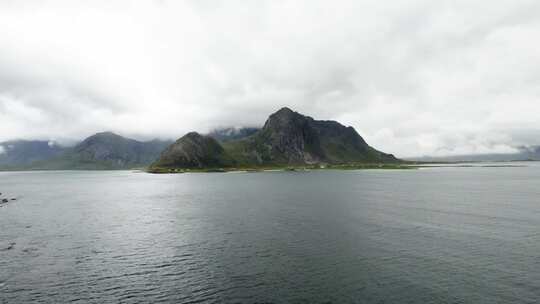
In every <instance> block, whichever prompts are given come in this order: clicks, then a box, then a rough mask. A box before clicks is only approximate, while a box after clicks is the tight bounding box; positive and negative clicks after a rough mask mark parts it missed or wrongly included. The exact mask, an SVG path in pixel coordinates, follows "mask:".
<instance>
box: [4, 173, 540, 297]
mask: <svg viewBox="0 0 540 304" xmlns="http://www.w3.org/2000/svg"><path fill="white" fill-rule="evenodd" d="M0 192H2V193H4V194H5V195H7V196H9V197H16V198H17V200H16V201H12V202H10V203H8V204H7V205H4V206H3V207H1V208H0V303H66V302H79V303H159V302H164V303H490V304H492V303H538V302H539V301H540V167H538V166H535V165H529V166H527V167H512V168H494V167H489V168H488V167H485V168H480V167H473V168H428V169H421V170H364V171H315V172H265V173H207V174H178V175H151V174H146V173H136V172H130V171H102V172H88V171H72V172H4V173H0Z"/></svg>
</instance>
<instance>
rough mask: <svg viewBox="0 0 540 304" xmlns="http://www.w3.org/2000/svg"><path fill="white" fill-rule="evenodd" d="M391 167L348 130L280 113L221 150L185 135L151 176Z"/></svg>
mask: <svg viewBox="0 0 540 304" xmlns="http://www.w3.org/2000/svg"><path fill="white" fill-rule="evenodd" d="M393 162H394V163H396V162H399V160H398V159H397V158H395V157H394V156H393V155H391V154H386V153H383V152H380V151H378V150H376V149H374V148H372V147H371V146H369V145H368V144H367V143H366V142H365V141H364V139H363V138H362V137H361V136H360V135H359V134H358V133H357V132H356V131H355V130H354V128H352V127H345V126H343V125H342V124H340V123H338V122H336V121H325V120H315V119H313V118H311V117H309V116H304V115H302V114H300V113H298V112H294V111H292V110H291V109H289V108H282V109H280V110H279V111H277V112H275V113H274V114H272V115H270V117H269V118H268V119H267V120H266V123H265V124H264V127H263V128H262V129H260V130H258V131H256V132H255V133H253V134H252V135H250V136H247V137H244V138H240V139H236V140H229V141H226V142H223V143H222V144H220V143H219V142H218V141H217V140H215V139H214V138H212V137H210V136H203V135H200V134H199V133H196V132H191V133H188V134H187V135H185V136H183V137H182V138H180V139H178V140H177V141H176V142H175V143H174V144H172V145H171V146H169V147H168V148H167V149H166V150H165V151H164V152H163V153H162V154H161V157H160V159H159V160H158V161H157V162H155V163H154V164H152V166H151V170H152V171H156V172H157V171H160V170H162V169H165V170H170V169H207V168H227V167H265V166H283V165H306V164H307V165H309V164H351V163H393Z"/></svg>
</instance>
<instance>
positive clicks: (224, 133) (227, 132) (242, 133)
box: [208, 128, 259, 142]
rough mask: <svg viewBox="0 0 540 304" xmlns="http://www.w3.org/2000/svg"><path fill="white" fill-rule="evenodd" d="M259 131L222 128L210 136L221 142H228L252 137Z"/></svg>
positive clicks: (254, 129) (209, 134)
mask: <svg viewBox="0 0 540 304" xmlns="http://www.w3.org/2000/svg"><path fill="white" fill-rule="evenodd" d="M257 131H259V128H222V129H216V130H213V131H212V132H210V133H208V136H210V137H212V138H214V139H215V140H217V141H219V142H228V141H232V140H238V139H242V138H246V137H248V136H251V135H253V134H255V133H256V132H257Z"/></svg>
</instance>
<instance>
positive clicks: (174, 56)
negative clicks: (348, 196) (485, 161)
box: [0, 0, 540, 157]
mask: <svg viewBox="0 0 540 304" xmlns="http://www.w3.org/2000/svg"><path fill="white" fill-rule="evenodd" d="M538 37H540V1H537V0H532V1H525V0H497V1H489V0H463V1H462V0H455V1H445V0H441V1H433V0H393V1H380V0H377V1H372V0H351V1H340V0H333V1H328V0H327V1H318V0H306V1H300V0H298V1H282V0H271V1H264V0H259V1H235V0H227V1H212V0H194V1H165V0H162V1H121V0H119V1H101V0H94V1H74V0H66V1H47V0H44V1H37V0H36V1H34V0H28V1H15V0H0V141H3V140H9V139H16V138H18V139H43V140H56V141H58V142H60V143H62V142H64V143H69V142H73V141H74V140H78V139H82V138H84V137H86V136H89V135H92V134H94V133H97V132H100V131H113V132H116V133H118V134H121V135H124V136H128V137H132V138H136V139H150V138H155V137H159V138H170V139H175V138H178V137H180V136H182V135H183V134H185V133H187V132H189V131H193V130H196V131H200V132H202V133H204V132H207V131H210V130H212V129H214V128H219V127H229V126H235V127H240V126H261V125H263V124H264V121H265V120H266V118H267V117H268V115H269V114H271V113H272V112H274V111H276V110H278V109H279V108H281V107H283V106H288V107H290V108H292V109H294V110H296V111H298V112H300V113H303V114H306V115H309V116H312V117H314V118H316V119H331V120H337V121H339V122H341V123H343V124H345V125H350V126H353V127H354V128H355V129H356V130H357V131H358V132H359V133H360V134H361V135H362V136H363V137H364V139H365V140H366V141H367V142H368V143H369V144H370V145H372V146H374V147H375V148H377V149H380V150H382V151H384V152H388V153H393V154H395V155H396V156H398V157H411V156H423V155H431V156H443V155H459V154H475V153H511V152H513V151H516V148H517V147H520V146H530V145H539V144H540V116H539V113H540V98H539V97H540V39H538Z"/></svg>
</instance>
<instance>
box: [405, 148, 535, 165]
mask: <svg viewBox="0 0 540 304" xmlns="http://www.w3.org/2000/svg"><path fill="white" fill-rule="evenodd" d="M516 149H517V150H518V151H517V152H515V153H491V154H470V155H453V156H423V157H412V158H409V160H411V161H420V162H509V161H540V146H528V147H517V148H516Z"/></svg>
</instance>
